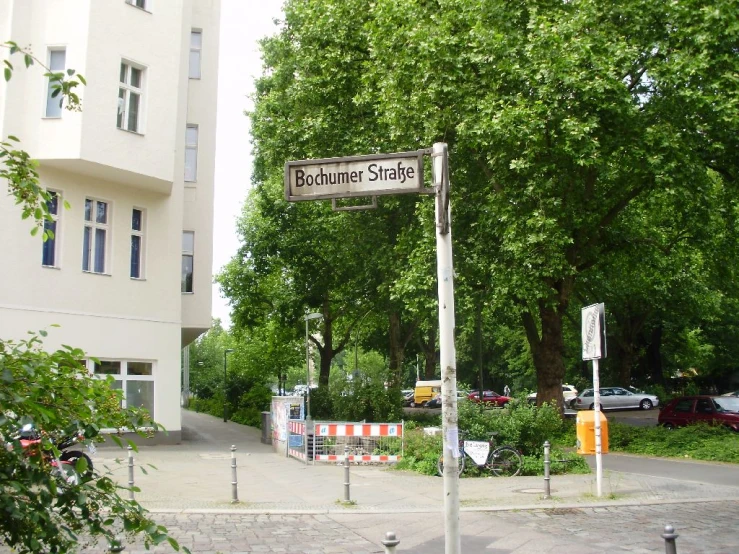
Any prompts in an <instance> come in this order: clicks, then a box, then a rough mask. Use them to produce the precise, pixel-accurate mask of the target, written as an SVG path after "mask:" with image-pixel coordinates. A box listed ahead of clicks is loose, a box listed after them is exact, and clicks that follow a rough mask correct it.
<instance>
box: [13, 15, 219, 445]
mask: <svg viewBox="0 0 739 554" xmlns="http://www.w3.org/2000/svg"><path fill="white" fill-rule="evenodd" d="M219 19H220V0H4V1H3V2H0V41H2V42H5V41H6V40H12V41H15V42H16V43H17V44H18V45H19V46H21V47H30V49H31V50H32V52H33V54H34V55H35V56H36V57H37V58H38V59H39V60H42V61H44V62H45V63H46V65H47V66H48V67H49V68H51V69H52V70H53V71H62V70H66V69H68V68H73V69H75V70H76V71H77V72H78V73H81V74H82V75H84V77H85V80H86V81H87V86H85V87H81V89H80V91H79V94H80V96H81V97H82V111H80V112H72V111H68V110H65V109H63V107H62V108H60V106H59V100H58V99H57V98H52V97H51V94H50V91H49V83H48V79H46V78H45V77H44V73H45V70H44V69H43V68H41V67H38V66H35V65H34V66H31V67H30V68H28V69H22V66H23V63H22V58H21V57H20V56H17V55H16V56H14V57H9V52H7V51H3V52H2V53H0V55H3V56H5V57H6V58H7V59H10V60H11V62H14V65H15V67H16V71H14V74H13V77H12V79H11V80H10V81H9V82H5V81H4V80H3V81H1V82H0V134H1V135H2V137H3V138H5V137H7V136H8V135H14V136H16V137H18V138H19V139H20V140H21V145H20V147H21V148H23V149H24V150H26V151H27V152H28V153H29V154H30V155H31V156H32V157H33V158H34V159H36V160H38V161H39V164H40V165H39V175H40V181H41V184H42V186H44V187H45V188H46V189H47V190H49V191H51V192H52V193H53V194H54V201H53V202H51V203H50V208H51V210H52V212H53V213H54V214H55V216H54V217H55V221H54V222H53V223H47V225H50V226H51V227H50V228H51V229H52V230H53V231H54V234H55V236H54V239H53V240H48V241H46V242H43V240H42V239H41V238H40V235H41V234H40V233H39V235H37V236H35V237H33V236H31V234H30V231H31V224H30V223H29V220H25V221H24V220H21V218H20V209H19V208H18V207H17V206H15V204H14V200H13V199H12V198H11V197H9V196H8V195H7V194H0V237H1V238H2V240H1V241H0V252H1V253H2V256H1V257H0V259H1V260H2V262H1V263H0V267H1V268H2V270H1V271H0V337H2V338H4V339H19V338H22V337H24V336H26V333H27V331H29V330H34V331H35V330H40V329H45V330H47V331H48V332H49V335H48V337H47V338H46V340H45V346H46V348H47V349H53V348H57V347H59V346H60V345H62V344H69V345H73V346H75V347H79V348H82V349H83V350H85V352H86V353H87V354H88V355H89V356H91V357H95V358H97V359H99V360H100V363H99V364H98V363H94V362H93V361H92V360H88V361H87V364H88V368H89V369H90V371H91V372H92V373H94V374H104V375H113V376H114V378H115V380H116V386H117V387H120V388H121V389H122V390H123V391H124V396H125V403H126V404H127V405H136V406H144V407H146V408H148V409H149V410H150V411H151V413H152V415H153V417H154V419H155V421H157V422H158V423H160V424H162V425H163V426H164V427H165V428H166V429H167V431H168V434H166V435H164V436H161V437H159V440H161V441H167V442H177V441H179V438H180V431H181V425H180V390H181V387H180V379H181V372H180V352H181V349H182V348H183V347H184V346H186V345H187V344H189V343H190V342H192V341H193V340H194V339H195V338H196V337H197V336H198V335H200V334H201V333H203V332H205V331H206V330H207V329H208V328H209V327H210V324H211V282H212V275H211V266H212V257H213V252H212V243H213V194H214V186H213V185H214V183H213V177H214V164H215V140H216V139H215V134H216V96H217V83H218V34H219ZM0 186H5V185H4V184H3V185H0ZM65 202H66V203H68V204H69V208H68V209H66V208H65V207H64V205H65ZM53 324H57V325H59V327H58V328H52V327H51V326H52V325H53Z"/></svg>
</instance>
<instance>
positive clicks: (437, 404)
mask: <svg viewBox="0 0 739 554" xmlns="http://www.w3.org/2000/svg"><path fill="white" fill-rule="evenodd" d="M423 407H424V408H441V395H440V394H437V395H436V396H434V397H433V398H432V399H431V400H429V401H428V402H426V404H424V406H423Z"/></svg>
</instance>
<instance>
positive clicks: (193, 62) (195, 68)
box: [190, 31, 203, 79]
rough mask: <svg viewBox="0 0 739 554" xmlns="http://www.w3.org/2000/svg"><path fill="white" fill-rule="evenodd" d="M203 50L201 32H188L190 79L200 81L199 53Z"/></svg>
mask: <svg viewBox="0 0 739 554" xmlns="http://www.w3.org/2000/svg"><path fill="white" fill-rule="evenodd" d="M202 48H203V32H202V31H191V32H190V79H200V52H201V50H202Z"/></svg>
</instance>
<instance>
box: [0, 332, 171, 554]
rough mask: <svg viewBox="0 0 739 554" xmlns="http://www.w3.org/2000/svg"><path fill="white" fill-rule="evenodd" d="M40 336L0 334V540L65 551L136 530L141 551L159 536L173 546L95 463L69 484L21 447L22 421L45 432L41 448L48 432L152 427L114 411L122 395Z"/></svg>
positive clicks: (144, 418)
mask: <svg viewBox="0 0 739 554" xmlns="http://www.w3.org/2000/svg"><path fill="white" fill-rule="evenodd" d="M39 335H41V336H45V335H46V332H44V331H41V332H39ZM39 335H37V334H35V333H31V334H30V338H28V339H26V340H21V341H18V342H14V341H9V340H3V339H0V379H2V387H0V441H2V444H3V446H4V448H2V449H0V514H2V516H1V517H0V540H2V542H4V543H6V544H8V545H11V546H12V547H13V548H14V551H15V552H19V553H26V552H51V553H67V552H74V551H76V549H77V548H79V547H83V546H85V545H84V544H81V543H82V541H91V542H93V543H94V542H96V541H97V540H101V539H102V540H104V541H106V542H108V543H111V542H112V541H114V540H115V539H116V537H117V536H118V535H120V534H125V535H127V536H133V535H139V534H140V535H143V541H144V544H145V545H146V546H147V548H148V547H149V546H154V545H157V544H160V543H162V542H165V541H166V542H169V544H170V545H171V546H172V547H173V548H174V549H175V550H179V548H180V547H179V545H178V543H177V542H176V541H175V540H174V539H173V538H172V537H170V536H169V535H168V534H167V530H166V529H165V528H164V527H162V526H160V525H157V524H156V523H155V522H154V521H153V520H152V519H151V518H150V517H149V516H148V513H147V512H146V510H144V508H142V507H141V506H140V505H139V504H138V503H137V502H135V501H133V500H126V499H124V498H122V497H121V496H120V494H119V492H120V491H121V487H120V486H118V485H117V484H116V483H115V482H114V481H113V480H112V479H111V478H110V477H109V476H108V475H101V474H100V473H99V468H95V472H94V473H93V474H92V475H91V476H90V477H89V478H85V479H84V480H83V482H82V483H80V484H78V485H70V484H68V483H66V482H63V481H62V480H60V479H58V478H57V477H56V476H55V473H54V472H53V471H52V468H51V467H49V462H48V460H47V459H45V458H44V457H43V456H30V455H29V454H28V453H27V452H26V451H24V449H23V448H22V446H21V443H20V440H19V439H18V431H19V430H20V428H21V427H22V426H23V425H25V424H27V423H32V424H33V425H34V426H35V427H36V428H37V429H39V430H42V431H43V432H44V433H45V434H44V436H43V441H44V442H43V447H44V449H51V448H53V446H52V444H51V439H50V437H54V436H66V435H69V434H70V433H74V432H77V431H78V430H83V431H84V434H85V438H86V439H88V440H91V441H93V440H96V439H97V440H102V439H100V437H99V433H100V430H101V429H108V428H112V429H122V428H128V429H133V430H138V429H141V428H142V427H144V426H145V427H147V428H153V429H158V428H159V427H158V426H157V424H156V423H154V422H152V421H151V420H150V419H149V417H148V414H147V413H146V411H144V410H139V409H134V408H127V409H125V410H122V409H121V400H122V392H121V391H120V390H113V389H111V384H110V382H109V381H107V380H102V379H97V378H94V377H92V376H90V375H89V374H88V372H87V369H86V368H85V367H84V366H82V365H81V364H80V360H81V359H83V358H84V357H85V353H84V352H83V351H81V350H79V349H76V348H72V347H69V346H63V347H62V348H61V349H60V350H57V351H54V352H45V351H44V350H43V349H42V341H41V339H40V338H39ZM140 434H143V432H140ZM115 438H116V439H117V437H115ZM117 442H119V443H120V440H118V441H117ZM130 444H131V445H132V446H134V447H135V445H133V443H130ZM55 454H56V455H57V456H58V454H59V453H58V452H55ZM86 469H87V468H86V462H84V461H79V462H78V463H77V470H78V472H79V473H81V474H84V473H85V470H86Z"/></svg>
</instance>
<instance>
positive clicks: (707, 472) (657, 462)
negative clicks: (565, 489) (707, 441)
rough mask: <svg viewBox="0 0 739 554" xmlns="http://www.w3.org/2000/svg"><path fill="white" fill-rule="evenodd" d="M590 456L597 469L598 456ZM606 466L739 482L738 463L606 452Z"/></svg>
mask: <svg viewBox="0 0 739 554" xmlns="http://www.w3.org/2000/svg"><path fill="white" fill-rule="evenodd" d="M587 460H588V464H590V467H591V468H592V469H593V471H595V456H588V457H587ZM603 469H604V471H618V472H622V473H633V474H636V475H646V476H652V477H662V478H667V479H676V480H679V481H690V482H693V483H707V484H711V485H719V486H729V487H736V486H737V485H738V484H739V466H737V465H734V464H716V463H707V462H697V461H688V460H686V461H680V460H673V459H670V460H666V459H664V458H646V457H644V456H630V455H628V454H604V455H603Z"/></svg>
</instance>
